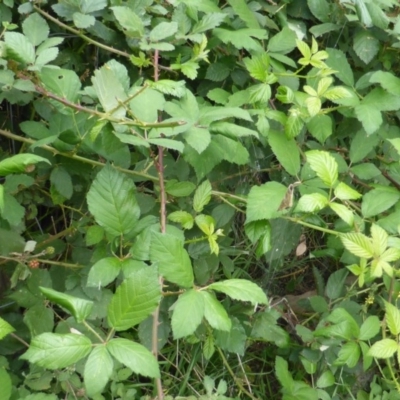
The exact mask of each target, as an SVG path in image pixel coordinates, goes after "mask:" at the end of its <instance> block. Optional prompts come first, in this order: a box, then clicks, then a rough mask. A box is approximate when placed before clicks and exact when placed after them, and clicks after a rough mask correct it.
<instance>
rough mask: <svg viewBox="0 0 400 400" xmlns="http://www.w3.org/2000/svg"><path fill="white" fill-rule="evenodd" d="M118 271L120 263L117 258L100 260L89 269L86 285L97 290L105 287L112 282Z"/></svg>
mask: <svg viewBox="0 0 400 400" xmlns="http://www.w3.org/2000/svg"><path fill="white" fill-rule="evenodd" d="M120 271H121V261H120V260H119V259H118V258H116V257H106V258H102V259H101V260H99V261H97V262H96V263H95V264H94V265H93V266H92V267H91V268H90V272H89V276H88V280H87V284H86V285H87V286H89V287H97V288H100V287H104V286H107V285H108V284H109V283H111V282H113V281H114V279H115V278H116V277H117V276H118V274H119V273H120Z"/></svg>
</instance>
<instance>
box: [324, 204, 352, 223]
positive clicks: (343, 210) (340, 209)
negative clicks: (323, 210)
mask: <svg viewBox="0 0 400 400" xmlns="http://www.w3.org/2000/svg"><path fill="white" fill-rule="evenodd" d="M329 207H330V208H331V209H332V210H333V211H334V212H335V213H336V214H337V215H338V216H339V217H340V218H341V219H342V220H343V221H344V222H346V224H347V225H349V226H353V224H354V214H353V211H351V210H350V209H349V208H347V207H346V206H345V205H343V204H338V203H335V202H330V203H329Z"/></svg>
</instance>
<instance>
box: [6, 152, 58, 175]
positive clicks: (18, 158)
mask: <svg viewBox="0 0 400 400" xmlns="http://www.w3.org/2000/svg"><path fill="white" fill-rule="evenodd" d="M39 162H46V163H47V164H50V161H49V160H48V159H47V158H43V157H40V156H37V155H35V154H29V153H23V154H22V153H21V154H16V155H15V156H11V157H8V158H6V159H4V160H2V161H0V176H6V175H10V174H15V173H19V172H31V171H33V169H34V168H33V169H32V166H33V165H35V164H37V163H39Z"/></svg>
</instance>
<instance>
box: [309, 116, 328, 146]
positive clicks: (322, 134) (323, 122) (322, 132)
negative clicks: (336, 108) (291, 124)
mask: <svg viewBox="0 0 400 400" xmlns="http://www.w3.org/2000/svg"><path fill="white" fill-rule="evenodd" d="M307 129H308V130H309V131H310V133H311V135H313V136H314V137H315V138H316V139H317V140H318V141H319V142H320V143H322V144H323V143H324V142H325V140H326V139H327V138H328V137H329V136H331V135H332V118H330V117H329V116H328V115H325V114H317V115H314V117H312V118H311V119H310V120H309V121H308V122H307Z"/></svg>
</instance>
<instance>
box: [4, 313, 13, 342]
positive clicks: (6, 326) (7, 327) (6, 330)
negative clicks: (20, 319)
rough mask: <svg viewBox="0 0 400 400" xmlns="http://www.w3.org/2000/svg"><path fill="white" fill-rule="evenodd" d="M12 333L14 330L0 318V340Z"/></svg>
mask: <svg viewBox="0 0 400 400" xmlns="http://www.w3.org/2000/svg"><path fill="white" fill-rule="evenodd" d="M14 331H15V329H14V328H13V327H12V326H11V325H10V324H9V323H8V322H7V321H5V320H4V319H3V318H0V340H1V339H3V338H4V337H5V336H7V335H8V334H9V333H11V332H14Z"/></svg>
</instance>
